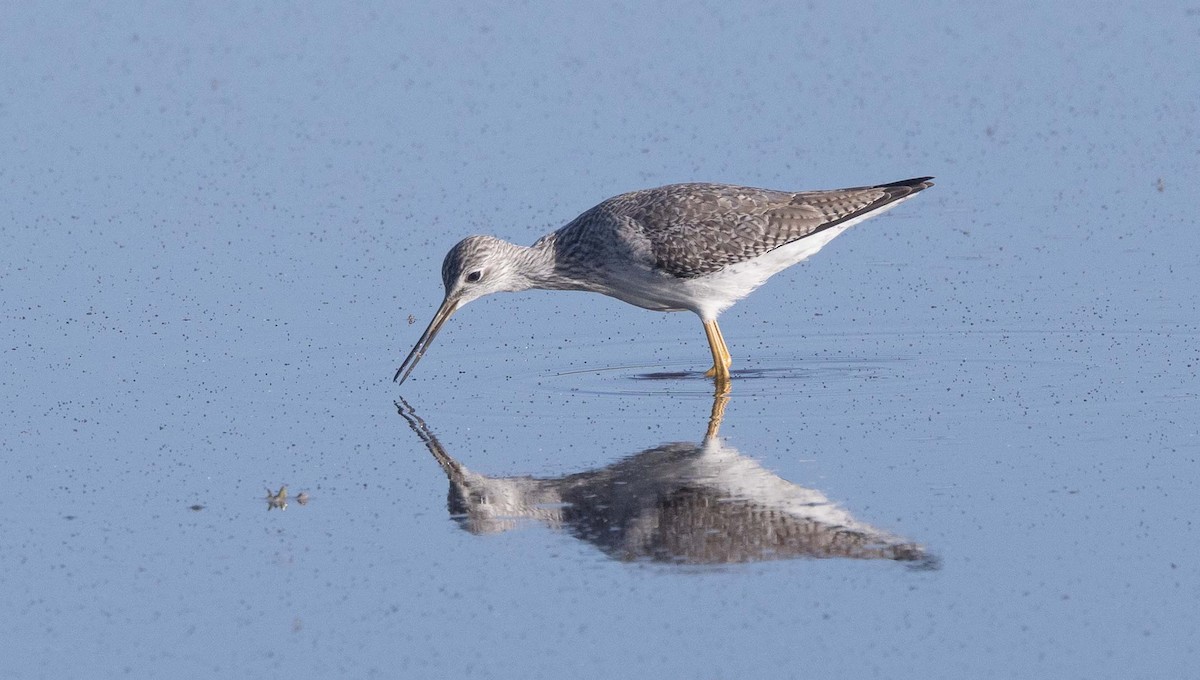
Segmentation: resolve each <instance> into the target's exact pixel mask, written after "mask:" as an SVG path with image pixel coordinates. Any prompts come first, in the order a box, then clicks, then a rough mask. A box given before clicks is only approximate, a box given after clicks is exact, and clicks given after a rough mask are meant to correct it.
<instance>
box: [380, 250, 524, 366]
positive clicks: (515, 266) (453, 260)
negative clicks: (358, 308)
mask: <svg viewBox="0 0 1200 680" xmlns="http://www.w3.org/2000/svg"><path fill="white" fill-rule="evenodd" d="M524 250H527V249H523V248H520V247H519V246H515V245H513V244H511V243H509V242H507V241H502V240H500V239H498V238H494V237H492V236H468V237H467V238H465V239H463V240H461V241H459V242H458V243H457V244H456V245H455V246H454V247H453V248H451V249H450V252H448V253H446V259H445V260H443V261H442V283H443V284H444V285H445V286H446V297H445V298H444V299H443V300H442V306H441V307H438V310H437V313H435V314H434V315H433V321H431V322H430V323H429V327H428V328H426V329H425V333H424V334H422V335H421V339H420V340H417V344H416V345H415V346H414V347H413V348H412V351H411V352H409V354H408V358H406V359H405V360H404V363H403V364H401V365H400V368H399V369H397V370H396V376H395V378H394V380H396V381H397V382H401V383H403V382H404V381H405V380H406V379H407V378H408V376H409V374H410V373H412V371H413V368H415V367H416V365H417V362H418V361H420V359H421V357H422V356H424V354H425V352H426V351H427V350H428V349H429V345H430V344H432V343H433V338H434V336H436V335H437V333H438V331H439V330H441V328H442V324H444V323H446V320H447V319H449V318H450V316H451V315H452V314H454V312H455V311H457V310H458V308H459V307H462V306H463V305H465V304H467V303H468V302H471V301H472V300H477V299H479V298H481V297H483V296H484V295H490V294H492V293H499V292H503V291H518V290H527V289H528V288H529V287H530V283H529V279H528V278H527V277H526V276H525V275H524V274H523V272H522V268H521V265H522V263H523V258H522V252H523V251H524Z"/></svg>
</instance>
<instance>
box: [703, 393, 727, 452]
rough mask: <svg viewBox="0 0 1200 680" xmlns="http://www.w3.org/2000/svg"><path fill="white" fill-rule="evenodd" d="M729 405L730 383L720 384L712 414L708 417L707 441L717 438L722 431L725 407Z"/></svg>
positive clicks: (714, 397)
mask: <svg viewBox="0 0 1200 680" xmlns="http://www.w3.org/2000/svg"><path fill="white" fill-rule="evenodd" d="M728 405H729V382H728V381H726V382H725V383H721V382H718V383H717V390H716V392H714V393H713V405H712V412H711V413H710V414H709V416H708V432H706V433H705V434H704V438H705V439H711V438H712V437H715V436H717V433H718V431H719V430H720V429H721V421H722V420H724V419H725V407H726V406H728Z"/></svg>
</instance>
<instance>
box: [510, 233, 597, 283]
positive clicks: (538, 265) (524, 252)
mask: <svg viewBox="0 0 1200 680" xmlns="http://www.w3.org/2000/svg"><path fill="white" fill-rule="evenodd" d="M557 240H558V239H557V234H550V235H548V236H545V237H543V238H541V239H540V240H538V242H537V243H534V244H533V245H532V246H530V247H528V248H525V247H523V246H513V247H514V248H516V251H517V252H516V257H515V258H514V259H515V261H516V262H518V267H519V270H520V272H521V275H522V277H523V278H525V279H526V281H527V282H528V284H529V285H528V288H539V289H542V290H582V289H581V288H580V282H579V281H577V280H575V279H574V278H572V277H571V276H569V275H568V274H567V273H566V272H567V271H569V270H564V268H563V267H561V266H560V265H561V264H562V263H561V262H560V261H559V256H558V252H557Z"/></svg>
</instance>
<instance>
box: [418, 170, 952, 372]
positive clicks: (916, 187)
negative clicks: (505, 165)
mask: <svg viewBox="0 0 1200 680" xmlns="http://www.w3.org/2000/svg"><path fill="white" fill-rule="evenodd" d="M930 179H932V178H930V177H918V178H915V179H906V180H903V181H900V182H892V183H891V184H880V185H878V186H869V187H854V188H851V189H834V190H829V191H770V190H766V189H754V188H751V187H738V186H729V185H725V184H672V185H670V186H665V187H658V188H657V189H646V190H643V191H634V192H631V193H628V194H621V195H620V196H615V197H613V198H610V199H608V200H606V201H603V202H602V203H600V204H599V205H597V206H595V207H594V208H592V209H590V210H587V211H585V212H584V213H583V214H582V215H580V216H579V217H577V218H575V219H574V220H573V221H572V222H571V223H570V224H568V225H567V226H565V227H563V228H562V229H559V230H558V231H556V232H554V233H552V234H547V235H546V236H544V237H542V238H541V239H539V240H538V242H537V243H535V244H533V246H531V247H529V248H525V247H523V246H518V245H513V244H511V243H508V242H506V241H501V240H500V239H498V238H493V237H491V236H469V237H467V238H465V239H463V240H462V241H460V242H459V243H458V245H456V246H454V247H453V248H451V249H450V252H449V253H447V254H446V258H445V260H444V261H443V262H442V283H443V284H444V285H445V287H446V296H445V298H444V299H443V300H442V305H441V307H439V308H438V310H437V312H436V313H435V314H434V316H433V321H431V322H430V324H429V327H428V328H426V329H425V332H424V333H423V334H421V338H420V339H419V340H417V344H416V345H414V346H413V349H412V351H411V352H409V354H408V357H407V358H406V359H405V360H404V363H402V364H400V368H399V369H398V370H397V371H396V377H395V379H396V380H398V381H400V382H404V381H405V379H407V378H408V375H409V374H410V373H412V370H413V369H414V368H415V367H416V365H417V362H418V361H420V359H421V357H422V356H423V355H424V354H425V352H426V351H427V350H428V349H429V345H430V343H432V342H433V338H434V336H436V335H437V333H438V331H439V330H440V329H441V327H442V324H444V323H445V322H446V320H447V319H449V318H450V315H452V314H454V312H455V310H457V309H458V308H459V307H461V306H463V305H465V304H467V303H468V302H470V301H472V300H475V299H478V298H481V297H483V296H484V295H490V294H491V293H498V292H502V291H522V290H529V289H531V288H540V289H544V290H586V291H592V292H595V293H603V294H605V295H609V296H611V297H615V298H617V299H619V300H623V301H625V302H628V303H630V304H632V305H637V306H638V307H643V308H645V309H652V310H655V311H660V312H680V311H691V312H694V313H696V315H698V316H699V317H700V320H701V321H703V322H704V335H705V337H706V338H707V339H708V346H709V349H710V350H711V351H712V358H713V366H712V368H711V369H709V371H708V373H707V375H709V376H712V377H713V378H714V379H715V380H716V382H717V384H718V385H722V384H726V385H727V384H728V383H729V377H730V373H729V367H730V365H731V364H732V363H733V358H732V357H731V356H730V355H729V348H728V347H727V346H726V345H725V338H724V336H722V335H721V329H720V327H719V326H717V317H718V316H720V314H721V312H723V311H725V310H726V309H728V308H729V307H730V306H731V305H733V304H734V303H735V302H737V301H738V300H740V299H742V298H743V297H745V296H747V295H749V294H750V293H751V292H752V291H753V290H754V289H755V288H758V287H759V286H761V285H762V284H763V283H766V281H767V279H769V278H770V277H772V276H774V275H775V274H777V273H779V272H781V271H783V270H784V269H787V268H788V267H790V266H792V265H794V264H796V263H797V262H800V261H801V260H804V259H806V258H808V257H809V256H810V255H812V254H814V253H816V252H817V251H818V250H820V249H821V248H823V247H824V246H825V244H827V243H829V242H830V241H831V240H833V238H834V237H835V236H837V235H838V234H840V233H842V232H843V231H845V230H846V229H849V228H850V227H851V226H853V225H855V224H857V223H859V222H861V221H863V220H865V219H867V218H868V217H872V216H874V215H878V214H879V213H882V212H884V211H885V210H890V209H891V208H894V207H896V206H897V205H899V204H900V203H901V202H903V201H905V200H907V199H909V198H911V197H913V196H914V195H916V193H917V192H918V191H922V190H924V189H927V188H929V187H931V186H933V183H932V182H930V181H928V180H930Z"/></svg>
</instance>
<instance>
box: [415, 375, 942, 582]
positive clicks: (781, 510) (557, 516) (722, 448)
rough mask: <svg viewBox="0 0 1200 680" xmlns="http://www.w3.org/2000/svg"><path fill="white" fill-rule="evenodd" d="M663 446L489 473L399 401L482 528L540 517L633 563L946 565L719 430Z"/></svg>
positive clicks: (467, 519) (464, 516)
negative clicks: (574, 469) (559, 468)
mask: <svg viewBox="0 0 1200 680" xmlns="http://www.w3.org/2000/svg"><path fill="white" fill-rule="evenodd" d="M726 399H727V397H724V396H718V398H717V400H716V402H715V403H714V405H713V415H712V419H711V420H710V424H709V433H708V436H706V437H705V439H704V441H703V442H702V443H700V444H690V443H677V444H664V445H662V446H657V447H654V448H651V449H648V450H646V451H643V452H641V453H638V454H636V455H633V456H631V457H629V458H626V459H624V460H621V461H618V462H617V463H614V464H613V465H609V466H607V467H604V468H601V469H598V470H591V471H588V472H581V473H578V474H573V475H567V476H564V477H556V478H551V479H535V478H533V477H487V476H485V475H481V474H477V473H474V472H471V471H470V470H468V469H467V468H465V467H464V466H463V465H462V464H460V463H459V462H458V461H456V460H454V459H453V458H451V457H450V456H449V454H447V453H446V451H445V449H443V448H442V445H441V444H440V443H439V442H438V440H437V438H436V437H435V436H434V435H433V434H432V432H430V430H429V428H428V426H426V424H425V423H424V421H422V420H421V419H420V418H419V417H418V416H417V415H416V414H415V413H413V411H412V409H411V408H410V407H409V406H408V405H407V404H398V405H397V406H398V408H399V411H400V414H401V415H402V416H404V418H405V419H406V420H407V421H408V423H409V425H410V426H411V427H412V429H413V431H415V432H416V433H417V434H418V436H420V437H421V439H422V441H424V443H425V445H426V447H427V448H428V449H429V451H430V452H431V453H432V454H433V456H434V458H436V459H437V461H438V464H439V465H441V467H442V469H443V470H444V471H445V473H446V476H447V477H448V478H449V480H450V496H449V503H448V504H449V508H450V513H451V515H452V516H454V518H455V519H457V520H458V521H459V523H460V524H461V525H462V526H463V528H465V529H467V530H468V531H470V532H472V533H476V534H484V533H494V532H498V531H505V530H508V529H511V528H514V527H515V526H517V525H518V523H519V522H520V521H522V520H538V521H541V522H544V523H545V524H547V525H549V526H551V527H554V528H558V529H565V530H567V531H569V532H570V533H571V534H573V535H574V536H576V537H577V538H580V539H582V540H585V541H587V542H589V543H592V544H593V545H595V546H597V547H598V548H600V549H601V550H603V551H604V552H605V553H606V554H608V555H609V556H611V557H614V558H617V559H621V560H649V561H654V562H673V563H681V564H724V563H734V562H751V561H758V560H771V559H787V558H798V557H810V558H813V557H851V558H858V559H890V560H898V561H903V562H909V563H913V564H915V565H916V566H919V567H922V568H936V566H937V559H936V558H935V557H933V556H931V555H929V554H928V553H926V552H925V550H924V549H923V548H921V547H920V546H918V545H916V544H914V543H912V542H909V541H906V540H904V539H902V538H899V537H897V536H893V535H891V534H889V533H886V532H884V531H881V530H879V529H876V528H875V527H872V526H870V525H867V524H864V523H863V522H860V521H858V520H856V519H855V518H854V517H853V516H851V515H850V513H849V512H847V511H846V510H844V509H842V508H841V507H839V506H837V505H835V504H834V503H833V502H831V501H830V500H829V499H828V498H827V497H826V496H825V495H824V494H823V493H821V492H820V491H817V490H815V489H807V488H805V487H802V486H798V485H796V484H793V483H791V482H789V481H787V480H784V479H782V478H780V477H779V476H778V475H775V474H774V473H772V472H770V471H769V470H766V469H764V468H763V467H762V466H761V465H759V464H758V462H757V461H755V460H754V459H752V458H750V457H748V456H745V455H742V454H741V453H739V452H738V451H736V450H735V449H733V448H732V447H730V446H727V445H725V444H724V443H722V442H721V441H720V439H719V438H718V437H717V436H716V432H717V429H718V428H719V426H720V417H721V412H722V411H723V409H724V404H725V400H726Z"/></svg>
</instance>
